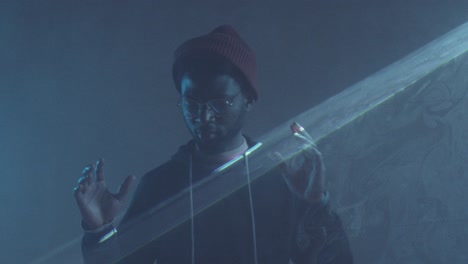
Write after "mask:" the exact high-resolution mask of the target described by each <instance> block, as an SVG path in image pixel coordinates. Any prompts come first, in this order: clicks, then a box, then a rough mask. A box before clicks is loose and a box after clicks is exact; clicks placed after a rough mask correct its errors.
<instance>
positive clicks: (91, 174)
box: [86, 165, 94, 186]
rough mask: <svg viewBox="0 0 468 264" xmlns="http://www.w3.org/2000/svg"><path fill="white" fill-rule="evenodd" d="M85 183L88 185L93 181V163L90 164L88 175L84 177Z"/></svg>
mask: <svg viewBox="0 0 468 264" xmlns="http://www.w3.org/2000/svg"><path fill="white" fill-rule="evenodd" d="M86 183H87V184H88V186H89V185H91V184H93V183H94V165H91V166H90V169H89V171H88V177H87V178H86Z"/></svg>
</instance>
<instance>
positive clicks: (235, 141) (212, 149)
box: [197, 132, 245, 155]
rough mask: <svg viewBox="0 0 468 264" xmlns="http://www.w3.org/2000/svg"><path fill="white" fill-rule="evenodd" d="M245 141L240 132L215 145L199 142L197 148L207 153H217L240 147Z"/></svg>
mask: <svg viewBox="0 0 468 264" xmlns="http://www.w3.org/2000/svg"><path fill="white" fill-rule="evenodd" d="M244 141H245V138H244V136H243V135H242V132H239V133H238V134H237V135H236V136H235V137H233V138H231V139H230V140H228V141H224V142H222V143H219V144H216V145H214V146H206V145H199V144H197V149H198V151H200V152H201V153H203V154H205V155H217V154H220V153H224V152H228V151H232V150H235V149H237V148H239V147H240V146H241V145H242V144H243V143H244Z"/></svg>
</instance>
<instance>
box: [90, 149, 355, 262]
mask: <svg viewBox="0 0 468 264" xmlns="http://www.w3.org/2000/svg"><path fill="white" fill-rule="evenodd" d="M248 144H249V147H251V146H252V145H253V144H254V142H252V141H250V140H248ZM192 153H194V144H193V143H192V142H190V143H188V144H186V145H184V146H182V147H181V148H180V149H179V151H178V152H177V153H176V155H174V156H173V157H172V158H171V159H170V160H169V161H168V162H166V163H164V164H163V165H161V166H159V167H158V168H156V169H154V170H152V171H150V172H148V173H147V174H146V175H145V176H144V177H143V178H142V180H141V181H140V183H139V185H138V188H137V190H136V192H135V195H134V198H133V200H132V202H131V204H130V207H129V209H128V211H127V213H126V215H125V216H124V218H123V220H122V223H121V225H124V224H125V223H128V222H131V220H132V219H135V217H137V216H139V215H141V214H142V213H144V212H145V211H146V210H148V209H151V208H152V207H154V206H155V205H157V204H159V203H161V202H163V201H165V200H166V199H168V198H169V197H171V196H173V195H174V194H177V193H179V192H181V191H182V190H184V189H185V188H187V187H188V186H189V185H190V181H189V177H188V172H189V170H190V162H189V160H190V158H191V155H192ZM192 158H193V160H192V162H191V164H192V175H193V182H197V181H199V180H200V179H201V178H203V177H204V176H205V175H208V174H209V173H210V172H211V171H213V170H214V169H216V168H217V167H219V166H220V165H222V164H219V163H216V162H213V161H209V162H208V161H206V160H203V159H202V158H199V157H197V156H195V155H193V156H192ZM251 190H252V202H253V208H254V214H253V216H254V218H255V222H254V223H255V225H252V221H253V217H252V214H251V211H250V210H251V208H250V197H249V192H248V188H247V186H246V187H243V188H241V189H238V190H237V191H235V192H234V193H232V194H231V195H229V196H227V197H226V198H224V199H222V200H221V201H219V202H217V203H216V204H214V205H212V206H211V207H209V208H208V209H207V210H204V211H203V212H202V213H200V214H198V215H196V216H195V217H194V222H193V223H194V229H193V231H194V247H195V263H197V264H200V263H201V264H211V263H213V264H215V263H216V264H217V263H223V264H229V263H236V264H250V263H252V264H253V263H255V257H254V248H255V245H256V252H257V259H258V263H268V264H273V263H278V264H287V263H289V259H292V260H293V261H294V263H297V264H301V263H320V264H325V263H330V264H332V263H333V264H338V263H339V264H349V263H352V256H351V252H350V248H349V243H348V239H347V237H346V234H345V233H344V231H343V228H342V224H341V221H340V218H339V217H338V216H337V215H336V214H335V213H334V212H332V211H331V210H330V208H329V205H328V202H325V203H323V204H321V205H316V206H309V205H307V204H305V202H303V201H300V200H299V199H298V198H297V197H295V195H293V194H292V193H291V191H290V190H289V189H288V186H287V185H286V182H285V181H284V179H283V177H282V175H281V173H280V171H279V169H277V168H274V169H272V170H270V171H269V172H268V173H267V175H264V176H262V177H260V178H258V179H256V180H254V181H253V182H252V184H251ZM187 208H188V210H189V208H190V207H189V206H187ZM157 224H158V223H154V225H157ZM254 228H255V229H256V232H255V237H254V234H253V229H254ZM106 231H109V230H105V231H103V232H102V233H100V234H85V236H84V237H83V243H82V249H83V256H84V258H85V262H86V263H106V260H105V258H106V256H107V257H108V256H109V254H119V249H118V240H119V235H118V233H117V235H115V236H113V237H112V238H110V239H108V240H107V241H105V242H103V243H98V241H99V238H100V237H102V235H103V234H104V233H105V232H106ZM191 232H192V229H191V222H190V221H185V222H183V223H181V224H179V225H178V226H177V227H176V228H174V229H173V230H171V231H170V232H167V233H166V234H164V235H163V236H162V237H160V238H158V239H157V240H154V241H152V242H150V243H148V244H147V245H146V246H144V247H142V248H141V249H139V250H137V251H135V252H133V253H132V254H130V255H129V256H127V257H125V258H124V259H122V260H121V261H120V262H118V263H157V264H185V263H187V264H189V263H191V258H192V233H191ZM254 241H256V242H254Z"/></svg>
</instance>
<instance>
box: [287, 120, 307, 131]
mask: <svg viewBox="0 0 468 264" xmlns="http://www.w3.org/2000/svg"><path fill="white" fill-rule="evenodd" d="M290 128H291V130H292V131H293V132H295V133H300V132H302V131H304V128H303V127H302V126H301V125H299V123H297V122H294V123H292V124H291V126H290Z"/></svg>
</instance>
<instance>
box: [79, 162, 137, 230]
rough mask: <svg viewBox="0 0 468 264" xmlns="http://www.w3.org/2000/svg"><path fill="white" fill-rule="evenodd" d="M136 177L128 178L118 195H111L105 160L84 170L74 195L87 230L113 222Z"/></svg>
mask: <svg viewBox="0 0 468 264" xmlns="http://www.w3.org/2000/svg"><path fill="white" fill-rule="evenodd" d="M134 181H135V176H132V175H131V176H128V177H127V178H126V179H125V180H124V182H123V183H122V185H121V186H120V189H119V191H118V192H117V193H111V192H110V191H109V189H108V188H107V185H106V182H105V180H104V160H103V159H99V160H98V161H97V162H96V165H89V166H87V167H85V168H84V170H83V172H82V175H81V177H80V178H79V179H78V185H77V186H76V187H75V189H74V195H75V200H76V203H77V204H78V208H79V209H80V212H81V216H82V218H83V222H84V224H85V225H86V228H87V229H90V230H92V229H97V228H99V227H101V226H102V225H104V224H107V223H110V222H112V220H114V218H115V217H116V216H117V215H118V214H119V213H120V211H121V210H122V208H123V204H124V201H125V198H126V196H127V194H128V192H129V190H130V187H131V185H132V183H133V182H134Z"/></svg>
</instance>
